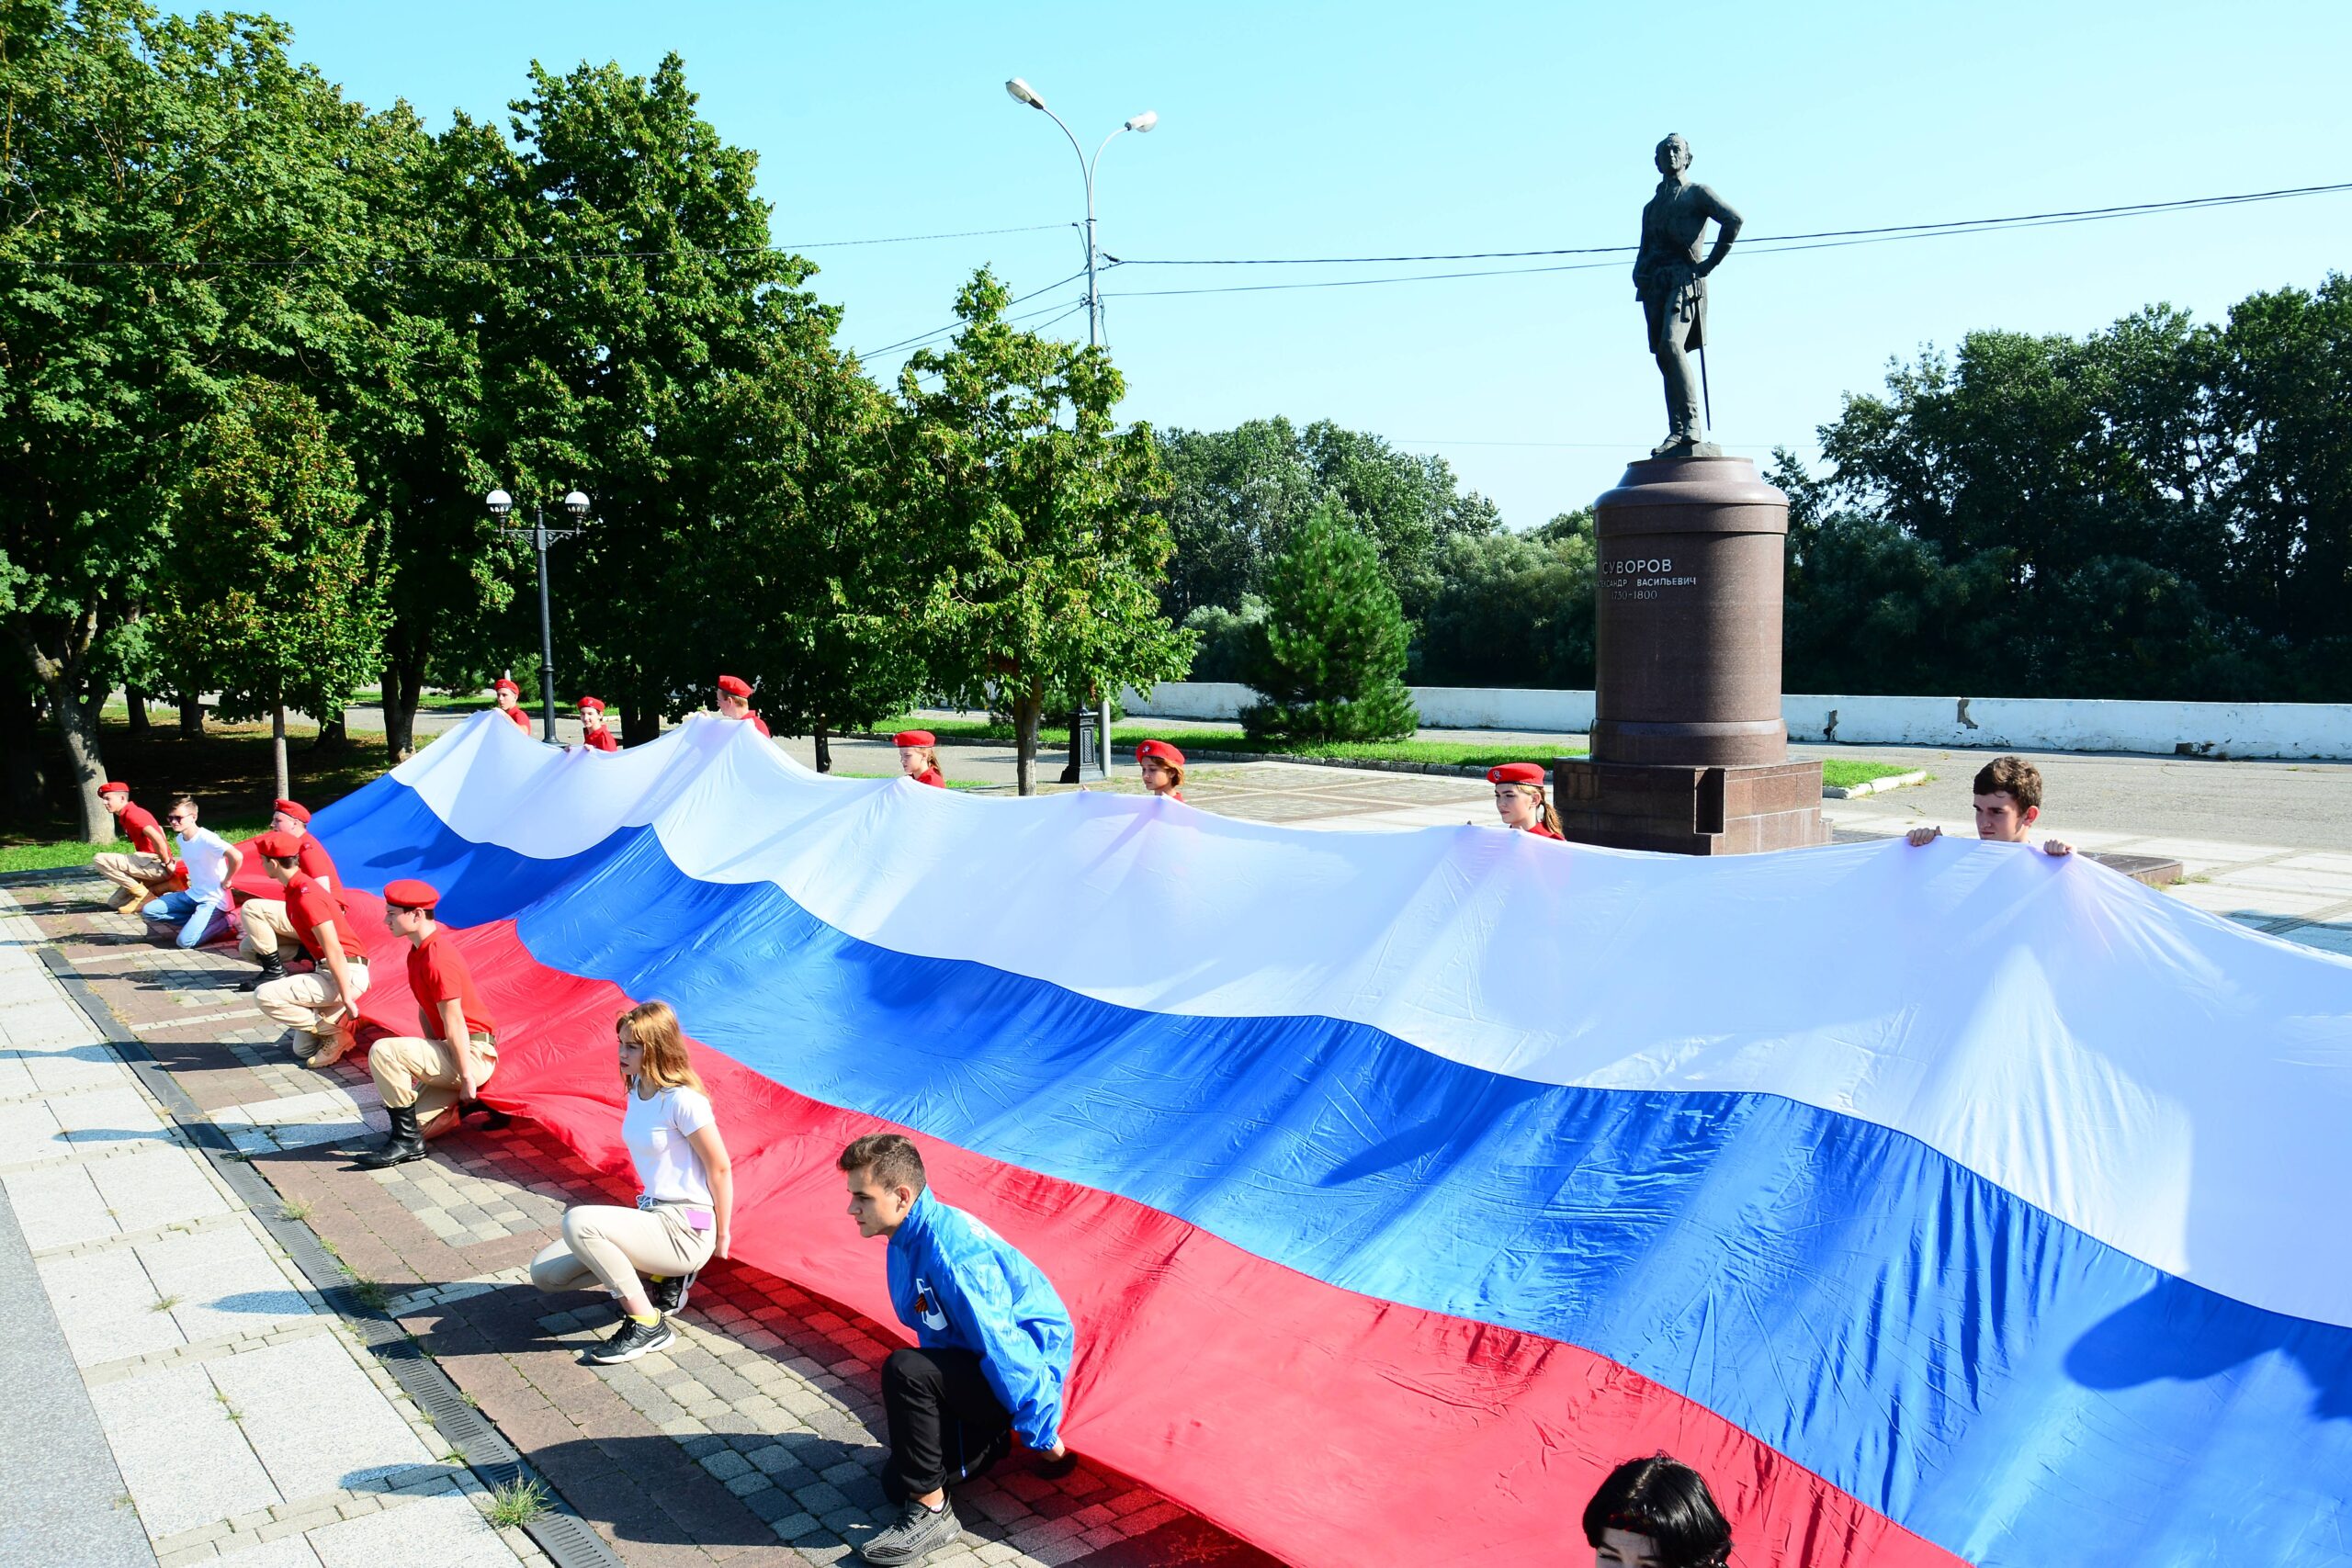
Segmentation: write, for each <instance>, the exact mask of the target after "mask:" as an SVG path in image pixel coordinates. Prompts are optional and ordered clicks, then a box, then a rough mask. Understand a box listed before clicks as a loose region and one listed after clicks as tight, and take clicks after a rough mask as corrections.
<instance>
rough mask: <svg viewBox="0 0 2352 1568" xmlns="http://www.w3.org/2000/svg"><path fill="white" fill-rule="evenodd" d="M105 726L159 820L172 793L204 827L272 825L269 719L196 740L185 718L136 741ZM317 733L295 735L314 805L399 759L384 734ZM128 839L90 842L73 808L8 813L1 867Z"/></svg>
mask: <svg viewBox="0 0 2352 1568" xmlns="http://www.w3.org/2000/svg"><path fill="white" fill-rule="evenodd" d="M158 717H159V718H160V717H161V715H160V714H159V715H158ZM98 731H99V733H98V749H99V754H100V755H101V756H103V757H104V758H105V759H106V765H107V776H108V777H110V778H118V779H121V780H122V781H123V782H125V783H126V784H130V796H131V798H132V799H133V800H136V801H138V802H139V804H141V806H144V807H147V809H148V810H150V811H153V813H154V814H155V815H156V816H157V817H158V818H160V817H162V816H163V815H164V807H166V806H167V805H168V804H169V803H170V801H171V798H172V796H174V795H194V796H195V797H196V804H197V807H198V809H199V811H201V813H202V820H203V822H204V825H205V826H206V827H208V828H209V829H212V830H213V831H214V832H216V833H219V834H220V836H221V837H223V838H226V839H232V840H233V839H236V838H238V837H241V836H245V835H250V834H253V833H257V832H259V831H260V830H261V829H264V828H266V827H267V826H268V825H269V803H270V802H271V801H272V800H273V799H275V798H276V797H277V773H276V770H275V769H274V767H273V766H272V764H271V761H270V748H269V726H268V725H266V724H239V725H223V724H208V725H207V726H206V727H205V733H204V735H203V737H202V738H201V739H193V740H189V739H182V738H181V736H180V733H179V728H178V726H177V725H175V724H172V723H168V722H163V723H157V724H155V725H154V726H153V728H151V729H150V730H149V732H148V734H147V735H146V737H145V738H144V739H133V738H132V737H131V734H130V727H129V725H128V724H126V723H125V722H124V721H123V720H122V719H120V718H115V717H107V718H104V719H101V720H100V722H99V726H98ZM317 734H318V731H317V730H316V729H315V728H312V727H311V726H310V725H299V724H298V725H294V726H290V727H289V728H288V737H287V741H288V744H287V764H288V768H289V769H290V770H291V772H292V773H293V789H294V798H295V799H297V800H299V801H300V802H301V803H302V804H303V805H305V806H307V807H311V810H313V811H315V810H317V809H318V808H319V807H322V806H328V805H332V804H333V803H334V802H335V801H338V800H341V799H342V798H343V797H344V796H345V795H349V794H350V793H351V792H352V791H354V790H356V789H357V788H359V787H360V786H361V785H362V784H368V782H370V781H371V780H373V779H374V778H376V777H377V776H378V775H379V774H380V773H385V772H387V771H388V770H390V767H391V758H390V754H389V753H388V752H386V750H384V744H383V739H382V738H381V737H380V736H356V737H354V738H353V739H352V741H351V743H350V744H348V745H346V746H344V747H341V748H339V749H338V750H334V751H331V752H320V751H314V750H311V741H312V740H313V739H316V738H317ZM55 738H56V731H55V730H53V729H45V730H44V731H43V739H45V740H47V741H48V742H49V743H50V744H51V746H52V747H54V748H55V754H54V756H53V757H52V759H51V761H52V763H53V765H54V766H56V767H57V768H59V769H60V770H62V769H63V767H64V765H65V758H64V749H63V748H62V746H60V745H58V744H57V742H56V739H55ZM123 847H124V845H123V844H122V842H121V841H120V840H116V841H115V842H114V843H112V844H88V843H84V842H83V841H82V840H81V839H80V838H79V837H78V836H77V828H76V819H75V818H74V817H72V816H67V815H56V816H51V817H49V818H41V819H39V820H34V821H25V820H21V819H17V818H10V819H8V820H6V821H0V872H7V871H45V870H51V869H54V868H57V867H62V866H79V865H87V864H89V863H90V860H91V857H92V856H94V855H96V854H97V853H99V852H101V851H104V850H108V849H117V850H119V849H121V848H123Z"/></svg>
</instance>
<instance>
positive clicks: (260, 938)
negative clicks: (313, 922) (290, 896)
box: [237, 898, 294, 958]
mask: <svg viewBox="0 0 2352 1568" xmlns="http://www.w3.org/2000/svg"><path fill="white" fill-rule="evenodd" d="M237 923H238V924H239V925H241V926H243V928H244V931H243V934H242V935H240V936H239V937H238V938H237V952H238V953H240V954H242V955H243V956H244V957H246V958H259V957H261V956H262V955H263V954H264V953H276V952H277V944H278V943H280V942H292V941H293V940H294V921H293V919H292V918H291V917H290V916H288V914H287V913H286V901H285V900H284V899H283V898H248V899H246V900H245V901H244V902H243V904H241V905H239V906H238V907H237Z"/></svg>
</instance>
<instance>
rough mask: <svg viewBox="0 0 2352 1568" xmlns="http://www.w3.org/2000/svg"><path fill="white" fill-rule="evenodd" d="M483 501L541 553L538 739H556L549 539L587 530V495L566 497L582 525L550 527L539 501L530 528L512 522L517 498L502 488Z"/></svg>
mask: <svg viewBox="0 0 2352 1568" xmlns="http://www.w3.org/2000/svg"><path fill="white" fill-rule="evenodd" d="M482 502H483V504H485V505H487V506H488V507H489V508H490V514H491V515H492V517H495V518H497V519H498V522H499V525H500V527H502V528H503V529H504V531H505V532H507V533H509V534H527V535H529V536H530V537H531V545H532V547H533V548H534V549H535V550H537V552H538V558H539V738H540V739H543V740H550V741H551V740H553V739H555V625H554V622H553V621H552V619H550V617H549V615H548V540H549V539H569V538H571V536H573V535H575V534H578V533H582V532H583V531H584V525H585V524H586V523H587V521H588V497H587V496H586V495H585V494H583V493H582V492H581V491H576V490H575V491H571V492H570V493H569V494H567V495H566V496H565V497H564V498H563V509H564V511H566V512H568V513H571V520H572V522H573V523H574V524H575V525H583V526H574V527H571V528H550V527H548V516H547V507H546V506H545V505H544V504H543V503H541V502H537V501H534V502H531V525H530V526H529V527H528V528H523V527H516V526H512V525H508V524H507V521H506V515H507V513H510V512H512V511H514V510H515V498H514V497H513V496H511V495H509V494H507V493H506V492H505V491H503V490H494V491H491V492H490V493H489V494H488V495H486V496H484V497H482Z"/></svg>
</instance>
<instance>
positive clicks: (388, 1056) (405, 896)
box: [354, 881, 498, 1170]
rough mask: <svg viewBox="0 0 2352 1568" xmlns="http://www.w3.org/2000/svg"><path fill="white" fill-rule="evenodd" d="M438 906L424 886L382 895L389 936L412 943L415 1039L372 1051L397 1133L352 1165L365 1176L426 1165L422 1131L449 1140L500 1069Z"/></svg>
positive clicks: (486, 1017) (404, 885)
mask: <svg viewBox="0 0 2352 1568" xmlns="http://www.w3.org/2000/svg"><path fill="white" fill-rule="evenodd" d="M440 902H441V894H440V891H439V890H438V889H436V888H435V887H434V886H433V885H432V884H430V883H426V882H410V881H403V882H395V883H393V884H392V885H391V886H389V887H387V888H385V889H384V929H385V930H386V931H390V932H391V933H392V934H393V935H394V936H396V937H399V938H400V939H401V941H403V942H407V943H408V944H409V951H408V987H409V989H410V991H412V992H413V993H414V995H415V997H416V1022H417V1032H416V1033H415V1034H413V1035H395V1036H394V1037H392V1038H391V1039H390V1040H379V1041H377V1042H376V1043H374V1044H373V1045H370V1046H369V1047H368V1075H369V1076H370V1077H373V1078H374V1079H375V1080H376V1091H377V1093H379V1094H380V1095H381V1096H382V1097H383V1100H384V1109H385V1111H388V1112H390V1116H391V1122H392V1130H391V1135H390V1137H388V1138H386V1139H385V1140H384V1142H383V1145H382V1146H380V1147H379V1148H376V1149H374V1150H371V1151H370V1152H368V1153H367V1154H364V1155H362V1156H359V1158H358V1159H357V1160H356V1161H355V1162H354V1163H355V1164H356V1166H357V1167H358V1168H360V1169H361V1170H381V1169H383V1168H385V1167H387V1166H394V1165H406V1164H407V1163H408V1162H409V1161H411V1160H414V1159H423V1158H424V1128H425V1127H426V1126H427V1125H428V1124H430V1125H432V1126H433V1130H434V1131H435V1133H446V1132H447V1131H448V1130H449V1128H450V1127H454V1126H456V1125H457V1124H458V1117H459V1116H460V1115H462V1114H463V1113H464V1109H465V1107H466V1106H468V1105H469V1104H471V1103H473V1102H474V1101H475V1100H479V1099H481V1086H482V1085H483V1084H485V1083H488V1082H489V1081H490V1075H491V1074H492V1073H494V1072H496V1071H497V1070H498V1045H497V1038H496V1037H497V1029H496V1027H495V1026H494V1025H493V1024H492V1022H491V1017H490V1011H489V1010H488V1009H486V1008H484V1007H483V1006H482V1005H481V998H480V997H479V996H477V995H475V994H474V978H473V976H472V975H470V974H469V973H468V972H467V969H466V960H465V956H464V955H463V954H462V953H458V944H457V942H455V941H454V940H452V939H451V937H450V936H449V934H448V933H447V931H443V930H442V929H441V927H440V925H439V923H438V922H437V921H435V919H434V918H433V914H434V910H435V908H436V907H437V906H438V905H439V904H440ZM445 1115H446V1116H447V1118H448V1120H447V1124H446V1125H443V1124H441V1122H442V1118H443V1117H444V1116H445Z"/></svg>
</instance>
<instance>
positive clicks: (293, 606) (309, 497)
mask: <svg viewBox="0 0 2352 1568" xmlns="http://www.w3.org/2000/svg"><path fill="white" fill-rule="evenodd" d="M193 448H194V449H193V452H192V454H191V457H192V461H191V463H190V466H189V472H188V477H187V482H186V484H185V485H184V487H183V488H182V489H181V491H180V492H179V494H178V495H177V497H176V498H175V509H174V510H175V517H174V522H175V525H176V526H175V539H176V541H177V542H176V546H175V549H174V550H173V552H172V554H171V556H170V558H168V560H167V562H166V570H165V571H164V575H163V579H162V581H163V584H164V587H163V590H162V598H163V609H162V613H161V614H160V615H158V616H157V617H156V622H157V636H158V639H159V641H161V642H162V644H163V645H164V647H165V648H166V649H169V650H170V651H169V653H168V654H167V658H168V660H170V662H172V663H173V664H174V665H175V666H176V667H178V668H181V669H185V670H201V671H205V672H206V674H207V675H208V676H209V678H210V679H211V680H212V681H214V682H217V683H218V684H219V687H220V706H221V711H222V713H223V715H224V716H227V717H230V718H254V717H259V716H263V715H267V716H268V717H269V719H270V729H271V734H272V738H273V739H274V740H275V742H276V745H275V748H274V750H275V751H276V755H277V793H278V794H279V795H288V794H290V793H291V787H290V786H291V781H290V780H289V778H288V767H287V757H286V710H287V709H288V708H289V707H293V708H299V709H300V710H302V711H303V712H306V713H310V714H314V715H316V714H327V713H337V712H340V711H341V710H342V708H343V706H344V705H345V703H346V702H348V701H349V700H350V698H351V694H352V692H353V690H354V689H355V688H356V687H357V686H358V685H359V683H360V682H362V681H364V680H365V679H367V677H368V675H369V674H370V673H371V672H372V671H373V670H374V669H375V666H376V661H377V660H378V658H379V655H380V651H381V649H382V643H383V629H384V620H385V615H384V604H383V592H382V588H381V586H380V582H379V579H378V577H377V574H376V573H374V572H373V571H371V570H368V567H369V559H368V558H369V554H370V551H369V542H370V535H371V528H370V525H369V523H368V518H367V516H366V514H365V513H364V512H363V511H362V508H361V504H360V496H359V491H358V479H357V476H356V473H355V472H354V470H353V468H352V464H351V459H350V458H349V457H347V456H345V453H344V451H343V449H342V447H340V446H336V445H335V443H334V438H333V436H332V435H330V434H329V433H328V430H327V424H326V420H325V417H324V416H323V415H322V413H321V412H319V407H318V405H317V404H316V403H315V402H313V401H312V400H311V399H310V398H309V397H308V396H306V395H305V394H303V393H302V392H300V391H298V390H296V389H291V388H287V387H279V386H276V385H273V384H272V383H270V382H267V381H263V380H260V379H258V378H251V379H248V380H246V381H244V382H243V383H241V384H240V385H239V386H238V388H237V389H236V390H235V392H234V393H233V394H232V398H231V401H230V405H229V406H228V407H227V408H225V409H222V410H221V411H220V412H217V413H215V414H213V415H212V416H211V417H210V418H209V419H208V420H206V421H205V423H204V424H203V426H202V427H201V428H200V430H199V431H198V434H197V436H196V438H195V441H194V443H193Z"/></svg>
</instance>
